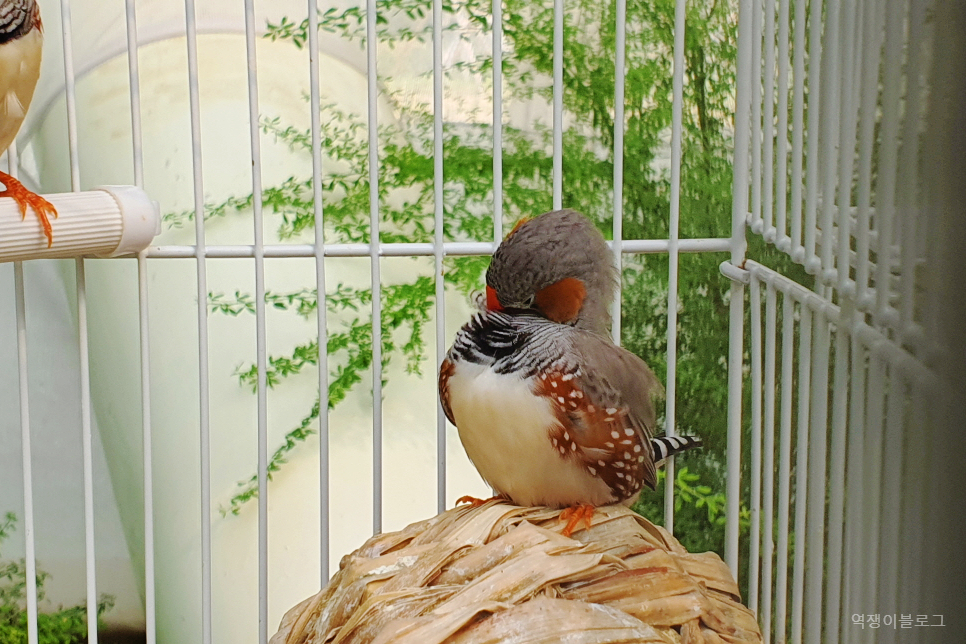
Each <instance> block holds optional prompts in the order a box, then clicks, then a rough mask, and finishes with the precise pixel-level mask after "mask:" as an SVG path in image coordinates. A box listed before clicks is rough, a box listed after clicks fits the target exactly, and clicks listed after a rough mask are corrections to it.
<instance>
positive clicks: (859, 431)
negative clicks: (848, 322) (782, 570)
mask: <svg viewBox="0 0 966 644" xmlns="http://www.w3.org/2000/svg"><path fill="white" fill-rule="evenodd" d="M851 344H852V347H851V364H850V372H851V387H850V388H849V394H850V398H851V400H850V401H849V428H848V447H847V449H848V465H847V467H848V479H847V481H846V487H847V493H846V516H848V517H850V519H849V520H848V521H846V522H845V542H846V544H845V548H846V550H845V565H846V568H845V575H846V579H845V580H844V582H843V588H844V590H845V592H843V594H842V596H843V598H844V606H843V610H842V619H841V622H842V624H841V626H840V629H841V632H842V635H843V636H844V637H843V639H844V640H845V641H847V642H851V641H855V640H854V633H853V632H852V631H851V630H850V629H848V628H847V624H846V619H847V616H849V615H851V614H852V613H854V612H856V611H857V610H862V608H860V604H859V603H858V602H856V601H855V598H857V597H860V596H861V586H860V582H861V579H862V574H863V572H862V551H863V550H864V540H863V533H862V523H861V522H860V521H858V520H857V519H858V517H861V516H862V513H863V503H864V499H863V497H862V493H863V479H864V477H865V472H864V469H863V467H864V459H863V456H862V455H863V452H864V451H865V446H864V440H865V433H864V429H865V400H866V371H867V368H866V363H867V359H868V353H867V351H866V349H865V347H864V346H863V345H862V343H861V341H860V340H859V338H858V336H857V335H856V334H854V333H853V334H852V337H851Z"/></svg>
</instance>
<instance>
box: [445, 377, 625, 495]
mask: <svg viewBox="0 0 966 644" xmlns="http://www.w3.org/2000/svg"><path fill="white" fill-rule="evenodd" d="M449 392H450V400H449V402H450V408H451V409H452V410H453V417H454V419H455V420H456V427H457V429H458V430H459V434H460V440H461V441H462V442H463V447H464V449H466V454H467V455H468V456H469V457H470V460H471V461H473V464H474V465H475V466H476V468H477V470H479V472H480V475H481V476H482V477H483V479H484V480H485V481H486V482H487V483H489V484H490V485H491V486H493V488H495V489H496V491H497V492H499V493H502V494H505V495H507V496H509V497H510V499H511V500H512V501H513V502H515V503H517V504H519V505H549V506H553V507H568V506H572V505H577V504H580V503H590V504H593V505H603V504H605V503H610V502H613V501H614V497H613V495H612V494H611V492H610V489H609V488H608V487H607V485H606V484H605V483H604V482H603V481H602V480H600V479H599V478H597V477H594V476H591V475H590V473H589V472H588V471H587V470H586V469H585V467H584V466H583V465H581V464H580V462H579V461H578V460H577V459H576V458H575V457H570V458H564V457H562V456H561V455H560V453H559V452H558V451H557V450H555V449H554V448H553V446H552V445H551V443H550V436H549V431H548V430H549V429H550V428H551V427H552V426H553V425H555V424H557V420H556V418H555V417H554V415H553V413H552V411H551V405H550V401H548V400H546V399H544V398H539V397H537V396H535V395H534V394H533V393H531V391H530V386H529V383H527V382H526V381H524V380H523V379H521V378H519V377H517V376H514V375H501V374H498V373H496V372H494V371H492V370H491V369H488V368H486V367H483V366H481V365H474V364H469V363H465V362H463V363H458V364H457V366H456V369H455V371H454V373H453V376H452V377H451V378H450V381H449Z"/></svg>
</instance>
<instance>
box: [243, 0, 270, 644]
mask: <svg viewBox="0 0 966 644" xmlns="http://www.w3.org/2000/svg"><path fill="white" fill-rule="evenodd" d="M244 9H245V55H246V63H247V65H246V67H247V72H248V79H247V80H248V87H247V90H248V121H249V130H248V137H249V145H250V151H251V166H252V218H253V220H254V228H255V230H254V242H255V248H254V251H255V356H256V358H255V360H256V365H257V366H256V368H257V373H258V376H257V382H256V395H257V398H258V403H257V405H258V421H257V422H258V474H257V476H258V640H259V642H260V644H266V643H267V642H268V629H269V623H268V382H267V376H266V370H267V368H268V350H267V348H266V332H265V243H264V227H263V225H262V153H261V141H260V138H259V122H258V118H259V117H258V73H257V56H256V51H255V4H254V0H245V7H244Z"/></svg>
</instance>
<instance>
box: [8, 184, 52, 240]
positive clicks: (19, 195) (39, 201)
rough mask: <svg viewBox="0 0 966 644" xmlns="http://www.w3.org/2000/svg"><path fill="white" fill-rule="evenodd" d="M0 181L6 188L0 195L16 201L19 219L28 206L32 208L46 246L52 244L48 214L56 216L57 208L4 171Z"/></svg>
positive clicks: (25, 213) (24, 213) (22, 217)
mask: <svg viewBox="0 0 966 644" xmlns="http://www.w3.org/2000/svg"><path fill="white" fill-rule="evenodd" d="M0 182H2V183H3V184H4V185H5V186H6V189H5V190H3V191H2V192H0V197H10V198H11V199H13V200H14V201H16V202H17V206H18V207H19V208H20V218H21V219H26V217H27V207H28V206H30V207H31V208H33V210H34V212H35V213H37V218H38V219H39V220H40V225H41V226H42V227H43V229H44V235H45V236H46V237H47V248H50V247H51V246H53V244H54V234H53V228H52V227H51V225H50V219H49V217H48V215H53V216H54V217H57V209H56V208H54V205H53V204H52V203H50V202H49V201H47V200H46V199H44V198H43V197H41V196H40V195H38V194H37V193H35V192H31V191H30V190H28V189H27V188H26V186H24V185H23V184H22V183H20V182H19V181H18V180H17V179H14V178H13V177H11V176H10V175H8V174H6V173H5V172H0Z"/></svg>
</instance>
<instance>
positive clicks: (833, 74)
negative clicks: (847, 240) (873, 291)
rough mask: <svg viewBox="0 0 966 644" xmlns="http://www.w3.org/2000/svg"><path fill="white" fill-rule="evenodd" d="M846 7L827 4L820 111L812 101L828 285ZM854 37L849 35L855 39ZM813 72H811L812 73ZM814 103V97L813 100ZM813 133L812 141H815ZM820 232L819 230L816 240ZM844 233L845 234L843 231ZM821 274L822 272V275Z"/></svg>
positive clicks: (820, 267)
mask: <svg viewBox="0 0 966 644" xmlns="http://www.w3.org/2000/svg"><path fill="white" fill-rule="evenodd" d="M842 4H843V3H840V2H839V1H838V0H829V1H828V2H827V4H826V17H825V25H824V27H825V33H824V37H823V38H822V41H821V42H822V51H821V54H820V55H817V56H816V59H817V60H820V63H819V65H818V66H817V67H816V69H821V78H822V81H821V97H820V100H819V101H817V103H818V104H819V108H818V109H815V105H814V104H812V103H811V101H809V105H810V106H811V109H810V110H809V112H810V114H812V113H814V114H816V115H817V118H818V119H819V123H820V124H821V125H820V127H819V128H818V129H817V130H816V131H815V134H816V135H817V140H818V144H817V145H818V148H817V154H815V155H812V154H809V156H808V160H809V161H810V163H809V168H811V167H813V166H815V165H816V164H815V163H812V161H816V160H817V162H818V175H817V176H816V177H815V179H816V184H817V188H816V193H815V197H814V198H815V201H814V202H813V203H814V206H815V208H816V210H817V211H819V212H817V213H816V220H815V225H816V226H817V227H818V228H819V229H820V232H821V245H820V246H819V247H818V249H817V251H816V252H817V253H818V259H817V262H813V264H812V266H811V268H812V270H813V271H814V272H815V274H816V275H817V276H818V278H819V279H820V280H821V281H822V282H823V283H825V284H828V283H829V282H830V281H831V279H832V278H833V274H834V272H833V271H832V268H833V265H832V260H833V257H834V255H833V251H834V250H835V237H834V234H833V231H832V222H833V221H834V214H835V189H836V182H837V174H836V171H837V170H838V156H837V155H836V147H837V146H836V144H837V142H838V137H837V136H836V135H837V134H838V131H839V120H840V116H841V115H840V112H839V109H840V107H841V105H840V103H839V96H840V94H842V93H844V92H843V88H842V87H841V81H842V80H843V79H842V73H841V70H842V65H841V61H840V56H841V55H842V53H841V49H840V47H839V44H840V43H839V30H840V25H839V18H840V14H841V7H842ZM813 6H818V7H821V3H818V2H816V3H813ZM853 36H854V34H849V37H850V38H851V37H853ZM809 71H810V72H811V71H812V70H811V69H810V70H809ZM809 98H810V99H811V96H809ZM811 132H812V131H811V129H810V130H809V137H810V140H811ZM818 232H819V231H818V230H816V231H815V233H816V237H817V233H818ZM840 232H841V231H840ZM818 271H821V272H820V273H819V272H818Z"/></svg>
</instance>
